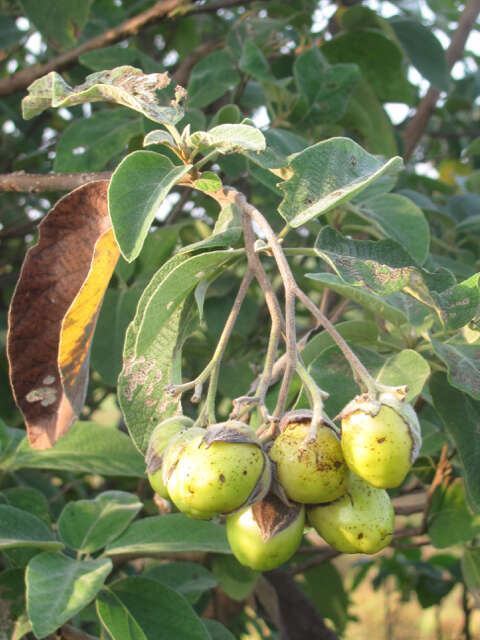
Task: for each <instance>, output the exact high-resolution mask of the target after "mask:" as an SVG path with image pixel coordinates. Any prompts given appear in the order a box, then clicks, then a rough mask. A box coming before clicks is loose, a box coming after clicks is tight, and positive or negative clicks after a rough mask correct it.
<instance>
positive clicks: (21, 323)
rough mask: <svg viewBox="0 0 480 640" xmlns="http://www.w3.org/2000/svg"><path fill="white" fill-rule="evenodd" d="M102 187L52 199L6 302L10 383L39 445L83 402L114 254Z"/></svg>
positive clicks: (59, 431) (53, 437)
mask: <svg viewBox="0 0 480 640" xmlns="http://www.w3.org/2000/svg"><path fill="white" fill-rule="evenodd" d="M107 187H108V182H106V181H99V182H91V183H89V184H86V185H84V186H82V187H79V188H78V189H75V190H74V191H72V192H71V193H69V194H68V195H66V196H64V197H63V198H62V199H61V200H59V202H57V204H56V205H55V206H54V208H53V209H52V210H51V211H50V213H49V214H48V215H47V216H46V217H45V219H44V220H43V221H42V222H41V223H40V225H39V231H40V238H39V241H38V244H37V245H35V246H34V247H33V248H32V249H30V250H29V252H28V253H27V256H26V258H25V260H24V264H23V267H22V271H21V274H20V279H19V281H18V284H17V287H16V289H15V294H14V296H13V299H12V302H11V305H10V314H9V332H8V347H7V348H8V358H9V362H10V375H11V383H12V388H13V391H14V394H15V398H16V401H17V404H18V406H19V407H20V410H21V411H22V413H23V415H24V417H25V423H26V426H27V430H28V435H29V438H30V444H31V445H32V447H35V448H37V449H45V448H49V447H51V446H52V445H53V444H54V443H55V442H56V441H57V440H58V438H59V437H60V436H61V435H63V434H64V433H66V432H67V431H68V429H69V428H70V426H71V425H72V423H73V421H74V420H75V418H76V416H77V415H78V413H79V411H80V409H81V408H82V406H83V403H84V398H85V393H86V388H87V380H88V366H89V353H90V344H91V340H92V337H93V332H94V329H95V324H96V321H97V316H98V312H99V309H100V305H101V302H102V298H103V294H104V292H105V289H106V287H107V285H108V282H109V280H110V277H111V274H112V272H113V269H114V268H115V265H116V263H117V260H118V256H119V251H118V247H117V244H116V242H115V238H114V237H113V233H112V229H111V225H110V218H109V216H108V211H107ZM32 354H35V357H34V358H32Z"/></svg>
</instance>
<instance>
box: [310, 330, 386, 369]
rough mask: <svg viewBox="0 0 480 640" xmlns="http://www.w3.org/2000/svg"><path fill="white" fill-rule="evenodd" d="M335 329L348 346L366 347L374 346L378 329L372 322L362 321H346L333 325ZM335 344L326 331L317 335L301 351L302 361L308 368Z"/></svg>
mask: <svg viewBox="0 0 480 640" xmlns="http://www.w3.org/2000/svg"><path fill="white" fill-rule="evenodd" d="M335 329H336V330H337V331H338V333H339V334H340V335H341V336H342V338H344V339H345V340H346V341H347V342H348V343H349V344H350V343H351V344H360V345H363V346H368V345H372V344H375V343H376V341H377V338H378V327H377V325H376V324H374V323H373V322H364V321H363V320H346V321H345V322H339V323H338V324H336V325H335ZM334 344H335V342H334V340H333V338H332V337H331V336H330V334H328V333H327V332H326V331H321V332H320V333H317V334H316V335H315V336H313V338H311V339H310V340H309V341H308V342H307V344H306V345H305V347H304V348H303V349H302V360H303V363H304V364H305V366H308V365H309V364H310V363H311V362H313V360H315V358H318V355H319V354H320V353H321V352H322V351H324V350H325V349H327V348H328V347H331V346H333V345H334Z"/></svg>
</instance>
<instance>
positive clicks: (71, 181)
mask: <svg viewBox="0 0 480 640" xmlns="http://www.w3.org/2000/svg"><path fill="white" fill-rule="evenodd" d="M0 82H1V81H0ZM111 177H112V171H99V172H96V173H23V171H17V172H15V173H3V174H0V191H17V192H18V193H42V192H47V191H72V189H76V188H77V187H81V186H82V185H83V184H86V183H87V182H94V181H95V180H110V178H111Z"/></svg>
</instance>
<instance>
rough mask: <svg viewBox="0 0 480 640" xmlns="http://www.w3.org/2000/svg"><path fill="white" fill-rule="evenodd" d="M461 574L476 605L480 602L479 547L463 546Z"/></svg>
mask: <svg viewBox="0 0 480 640" xmlns="http://www.w3.org/2000/svg"><path fill="white" fill-rule="evenodd" d="M462 575H463V579H464V581H465V584H466V585H467V587H468V589H469V591H470V593H471V594H472V595H473V596H474V598H475V600H476V602H477V607H478V605H479V603H480V549H479V548H478V547H473V548H470V547H465V548H464V550H463V556H462Z"/></svg>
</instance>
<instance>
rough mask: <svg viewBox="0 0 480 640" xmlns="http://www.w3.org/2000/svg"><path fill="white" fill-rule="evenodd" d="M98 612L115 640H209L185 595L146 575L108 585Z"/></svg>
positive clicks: (98, 605) (98, 604)
mask: <svg viewBox="0 0 480 640" xmlns="http://www.w3.org/2000/svg"><path fill="white" fill-rule="evenodd" d="M97 612H98V616H99V618H100V620H101V621H102V624H103V626H104V627H105V628H106V629H107V631H108V633H109V634H110V636H111V637H112V638H113V640H127V638H128V640H171V639H172V638H175V639H178V640H210V638H209V635H208V633H207V631H206V629H205V627H204V625H203V623H202V621H201V620H200V618H199V617H198V616H197V614H196V613H195V611H194V610H193V609H192V607H191V606H190V605H189V604H188V602H187V601H186V600H185V598H184V597H183V596H181V595H180V594H178V593H177V592H176V591H174V590H173V589H170V588H169V587H166V586H165V585H163V584H160V583H159V582H157V581H155V580H151V579H150V578H145V577H143V576H136V577H129V578H125V579H123V580H118V581H117V582H114V583H113V584H112V585H109V587H105V588H104V589H103V590H102V591H101V592H100V594H99V596H98V598H97Z"/></svg>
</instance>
